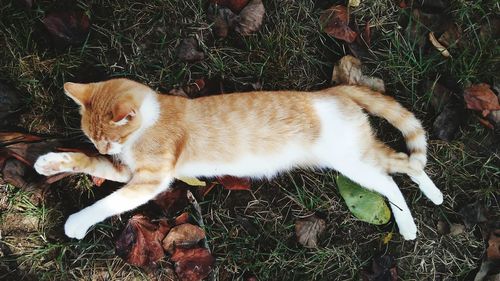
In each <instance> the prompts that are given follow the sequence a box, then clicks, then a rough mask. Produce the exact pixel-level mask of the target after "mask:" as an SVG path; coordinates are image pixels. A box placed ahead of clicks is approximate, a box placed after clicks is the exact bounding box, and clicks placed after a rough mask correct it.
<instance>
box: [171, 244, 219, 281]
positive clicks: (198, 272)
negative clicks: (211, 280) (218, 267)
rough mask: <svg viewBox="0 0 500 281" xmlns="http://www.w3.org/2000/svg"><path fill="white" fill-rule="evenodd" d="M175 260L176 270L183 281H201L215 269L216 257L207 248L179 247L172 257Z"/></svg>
mask: <svg viewBox="0 0 500 281" xmlns="http://www.w3.org/2000/svg"><path fill="white" fill-rule="evenodd" d="M170 259H171V260H172V261H173V262H175V272H176V273H177V276H178V277H179V279H180V280H182V281H199V280H202V279H204V278H205V277H207V276H208V275H209V274H210V272H211V271H212V269H213V264H214V262H215V259H214V257H213V256H212V255H211V254H210V251H208V250H207V249H205V248H195V249H183V248H178V249H176V250H175V252H174V253H173V255H172V257H171V258H170Z"/></svg>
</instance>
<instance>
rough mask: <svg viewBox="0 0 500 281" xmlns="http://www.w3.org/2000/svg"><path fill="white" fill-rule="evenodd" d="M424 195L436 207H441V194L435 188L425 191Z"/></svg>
mask: <svg viewBox="0 0 500 281" xmlns="http://www.w3.org/2000/svg"><path fill="white" fill-rule="evenodd" d="M425 195H426V196H427V198H429V200H431V201H432V203H434V204H436V205H441V204H442V203H443V193H442V192H441V191H440V190H439V189H437V188H435V189H433V190H430V191H427V193H425Z"/></svg>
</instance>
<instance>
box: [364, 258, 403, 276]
mask: <svg viewBox="0 0 500 281" xmlns="http://www.w3.org/2000/svg"><path fill="white" fill-rule="evenodd" d="M361 276H362V280H363V281H397V280H398V270H397V267H396V261H395V260H394V257H392V256H388V255H384V256H381V257H376V258H374V259H373V261H372V267H371V269H370V270H363V271H362V272H361Z"/></svg>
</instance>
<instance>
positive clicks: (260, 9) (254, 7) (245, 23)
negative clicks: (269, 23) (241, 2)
mask: <svg viewBox="0 0 500 281" xmlns="http://www.w3.org/2000/svg"><path fill="white" fill-rule="evenodd" d="M265 13H266V10H265V8H264V4H262V0H251V1H250V2H249V3H248V5H247V6H246V7H245V8H244V9H243V10H241V13H240V14H239V16H238V18H237V19H236V23H235V28H234V30H235V31H236V32H238V33H239V34H241V35H243V36H246V35H250V34H252V33H254V32H255V31H257V30H259V29H260V27H261V25H262V21H263V20H264V14H265Z"/></svg>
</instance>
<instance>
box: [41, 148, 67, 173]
mask: <svg viewBox="0 0 500 281" xmlns="http://www.w3.org/2000/svg"><path fill="white" fill-rule="evenodd" d="M34 168H35V170H36V171H37V172H38V173H39V174H40V175H44V176H52V175H55V174H59V173H63V172H73V171H74V169H75V168H74V165H73V159H72V157H71V153H68V152H61V153H55V152H50V153H47V154H45V155H42V156H40V157H38V159H37V160H36V162H35V165H34Z"/></svg>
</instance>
